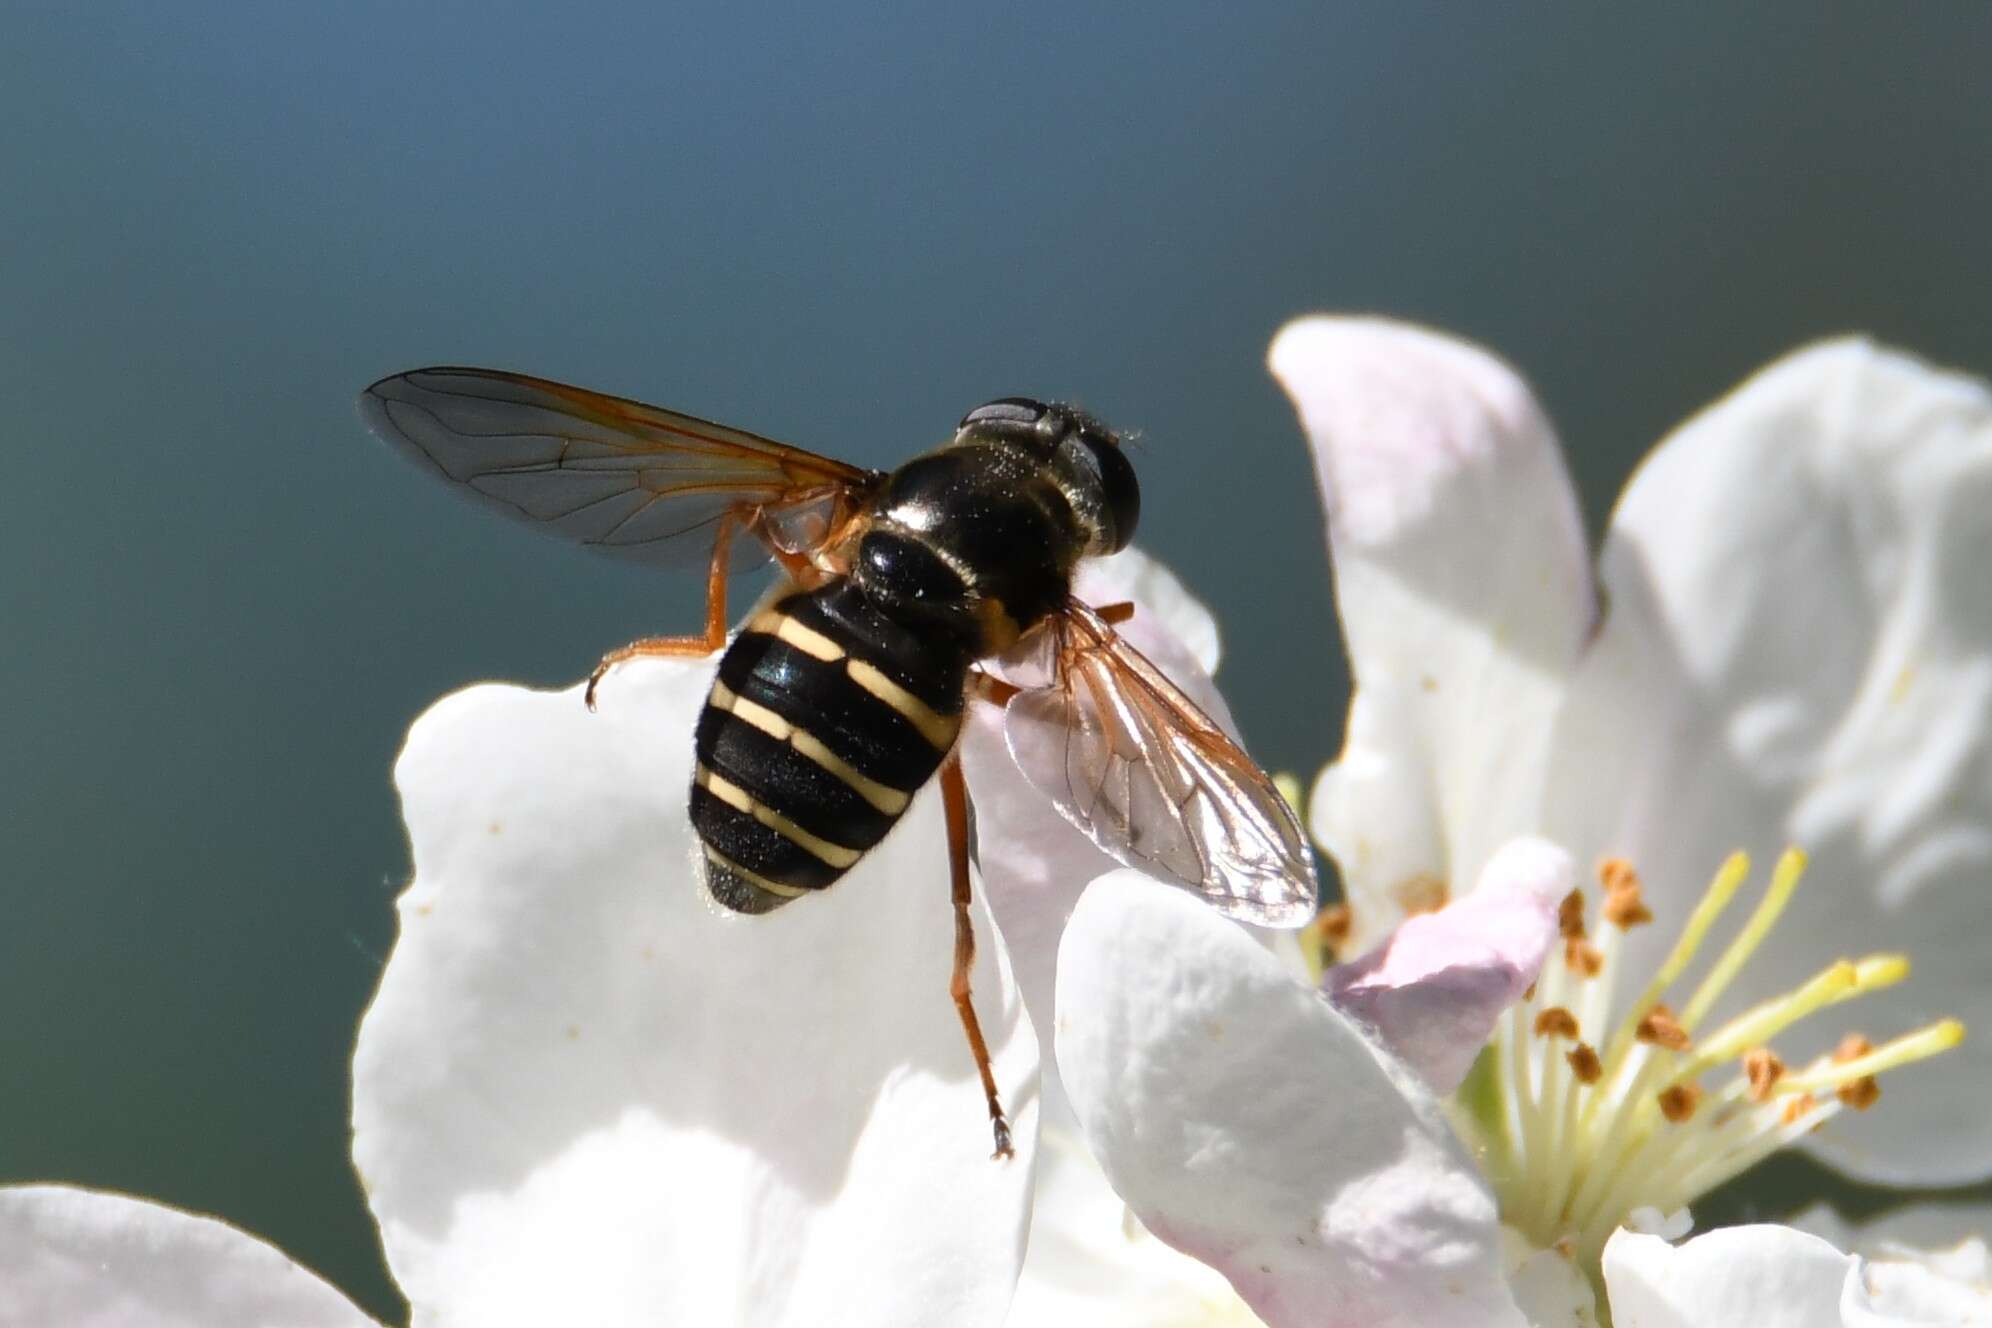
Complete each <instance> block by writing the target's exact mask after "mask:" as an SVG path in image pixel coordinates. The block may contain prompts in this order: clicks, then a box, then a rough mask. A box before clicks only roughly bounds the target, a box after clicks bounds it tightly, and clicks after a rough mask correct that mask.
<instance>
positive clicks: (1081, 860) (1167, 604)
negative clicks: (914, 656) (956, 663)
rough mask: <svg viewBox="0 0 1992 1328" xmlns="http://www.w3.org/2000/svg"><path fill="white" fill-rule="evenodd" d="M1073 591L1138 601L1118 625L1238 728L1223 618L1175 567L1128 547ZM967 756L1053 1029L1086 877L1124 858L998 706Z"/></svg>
mask: <svg viewBox="0 0 1992 1328" xmlns="http://www.w3.org/2000/svg"><path fill="white" fill-rule="evenodd" d="M1074 592H1075V593H1076V594H1077V595H1078V596H1079V597H1080V598H1081V599H1084V600H1086V601H1088V602H1089V603H1093V604H1112V603H1116V602H1119V601H1132V602H1133V603H1134V605H1135V614H1134V617H1133V618H1131V619H1129V620H1128V621H1127V622H1125V623H1122V624H1121V625H1120V627H1119V628H1118V629H1117V630H1118V631H1120V632H1121V633H1122V634H1123V635H1125V636H1126V638H1127V639H1128V640H1129V641H1130V642H1132V643H1133V644H1134V646H1135V648H1136V649H1138V650H1140V651H1141V652H1142V653H1143V654H1145V655H1147V656H1148V657H1149V658H1150V659H1152V660H1153V661H1154V662H1155V664H1156V666H1157V667H1158V668H1160V669H1161V670H1162V671H1163V672H1164V673H1165V674H1167V675H1168V676H1169V678H1170V680H1171V681H1173V682H1174V683H1175V684H1176V685H1177V686H1178V687H1181V688H1182V689H1183V691H1184V692H1185V693H1187V694H1188V695H1189V696H1190V698H1191V699H1192V700H1194V701H1195V702H1196V703H1197V704H1198V705H1200V706H1202V707H1203V708H1204V709H1205V710H1206V711H1208V712H1209V713H1210V714H1211V716H1212V717H1213V718H1215V719H1216V720H1217V721H1218V723H1220V724H1222V725H1223V726H1224V727H1225V729H1226V730H1228V731H1231V732H1234V733H1235V732H1236V730H1235V729H1234V728H1233V726H1232V722H1231V712H1230V711H1229V710H1228V709H1226V708H1225V704H1224V699H1223V698H1222V697H1220V696H1219V695H1218V693H1217V687H1216V685H1215V684H1214V683H1212V682H1211V679H1210V671H1211V669H1213V668H1215V667H1216V666H1217V659H1218V637H1217V624H1216V623H1215V622H1214V621H1213V620H1212V618H1211V616H1210V613H1209V612H1208V611H1207V610H1206V609H1205V608H1204V607H1203V605H1201V604H1199V603H1197V601H1196V600H1195V599H1194V598H1193V597H1192V596H1191V595H1190V594H1189V592H1188V591H1187V590H1185V589H1184V588H1183V585H1182V583H1181V582H1180V581H1178V580H1177V579H1176V577H1175V575H1174V574H1173V573H1171V572H1170V571H1169V570H1168V568H1166V567H1164V566H1163V565H1162V564H1160V563H1158V562H1156V561H1155V560H1154V559H1152V558H1150V557H1148V556H1147V555H1146V554H1144V553H1141V552H1140V551H1139V550H1136V549H1127V550H1124V551H1123V552H1121V553H1119V554H1116V555H1115V556H1114V557H1112V558H1105V559H1101V560H1099V561H1097V562H1091V563H1087V564H1085V565H1084V566H1083V567H1082V568H1081V569H1080V573H1079V578H1078V581H1077V583H1076V584H1075V586H1074ZM961 753H962V770H963V772H964V773H965V774H966V775H967V777H968V787H969V793H970V796H971V797H972V798H973V799H974V800H975V824H976V841H977V847H978V854H979V861H980V864H981V868H982V882H983V888H984V889H985V890H986V891H987V894H988V898H989V909H990V912H992V913H993V914H995V917H996V925H997V926H999V927H1001V928H1002V930H1003V939H1004V942H1005V944H1006V945H1007V946H1008V948H1009V954H1010V963H1011V965H1012V966H1013V967H1014V968H1015V969H1016V973H1017V985H1018V987H1019V988H1020V989H1021V990H1022V992H1023V997H1024V1005H1025V1008H1026V1009H1027V1010H1028V1011H1029V1012H1030V1017H1031V1022H1032V1023H1033V1024H1034V1025H1035V1026H1036V1027H1038V1028H1050V1027H1051V1019H1052V1012H1053V1003H1052V989H1053V986H1054V974H1055V971H1056V969H1057V966H1058V938H1059V936H1060V935H1061V934H1063V932H1064V930H1065V919H1066V918H1067V917H1068V916H1069V915H1070V914H1071V912H1072V906H1073V904H1075V903H1077V902H1078V899H1079V892H1080V891H1082V890H1084V889H1085V888H1086V885H1087V883H1088V882H1090V881H1092V880H1093V879H1094V878H1095V877H1097V876H1100V875H1102V874H1103V873H1106V872H1109V871H1112V870H1114V868H1115V867H1117V866H1119V864H1118V863H1117V862H1115V861H1114V860H1113V859H1112V858H1110V857H1108V856H1107V855H1106V854H1104V853H1102V852H1100V850H1099V849H1097V848H1095V847H1094V846H1093V841H1092V840H1090V839H1088V838H1087V837H1086V836H1085V835H1084V834H1082V833H1081V832H1080V831H1079V830H1077V829H1075V828H1074V827H1073V825H1072V823H1071V822H1069V821H1067V820H1066V819H1065V818H1064V817H1063V816H1060V815H1059V814H1058V809H1057V808H1056V807H1054V806H1052V805H1051V803H1050V801H1049V800H1048V799H1046V798H1045V796H1044V795H1043V794H1042V793H1040V792H1038V791H1037V790H1036V789H1035V788H1033V787H1031V785H1030V783H1029V781H1027V780H1026V779H1025V778H1024V774H1023V772H1022V771H1021V770H1019V769H1017V763H1016V762H1015V761H1014V760H1012V759H1011V757H1010V749H1009V746H1008V745H1007V744H1006V743H1005V741H1004V738H1003V713H1002V711H1000V710H998V709H997V708H996V707H994V706H990V705H980V704H978V705H976V706H974V707H973V708H972V710H971V715H970V721H969V724H968V726H967V728H966V730H965V732H964V734H963V737H962V746H961ZM1047 1050H1048V1048H1047ZM1044 1074H1045V1100H1046V1102H1047V1104H1048V1105H1050V1109H1051V1110H1052V1111H1053V1112H1058V1111H1060V1110H1061V1108H1060V1107H1059V1106H1057V1105H1055V1104H1057V1103H1058V1102H1059V1095H1058V1091H1057V1073H1056V1069H1055V1068H1054V1065H1053V1063H1052V1058H1051V1057H1050V1056H1049V1055H1047V1056H1046V1057H1045V1066H1044Z"/></svg>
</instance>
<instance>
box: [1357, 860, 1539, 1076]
mask: <svg viewBox="0 0 1992 1328" xmlns="http://www.w3.org/2000/svg"><path fill="white" fill-rule="evenodd" d="M1574 881H1575V873H1574V872H1573V870H1572V868H1571V864H1570V855H1569V854H1567V853H1565V852H1564V851H1563V850H1562V849H1560V848H1557V847H1556V846H1555V845H1554V844H1550V843H1547V842H1545V841H1543V840H1540V839H1517V840H1513V841H1511V842H1509V843H1507V844H1505V845H1503V846H1502V847H1501V849H1500V850H1499V851H1498V852H1496V853H1495V855H1494V857H1493V858H1492V859H1491V860H1490V861H1489V862H1488V864H1487V867H1486V870H1484V871H1482V872H1481V873H1480V880H1479V882H1478V884H1476V885H1475V887H1474V889H1473V892H1472V893H1471V894H1468V895H1465V896H1463V897H1462V898H1459V899H1455V900H1454V901H1453V902H1452V903H1450V904H1447V905H1446V906H1445V907H1444V908H1442V909H1440V910H1439V911H1438V912H1436V913H1422V914H1419V915H1418V916H1416V917H1412V918H1407V919H1406V920H1405V921H1404V922H1403V923H1402V924H1401V925H1400V926H1399V927H1398V928H1397V930H1396V931H1394V932H1392V933H1391V935H1390V939H1389V940H1387V941H1385V942H1384V943H1383V944H1382V945H1381V946H1379V947H1377V948H1376V949H1375V950H1372V951H1371V952H1370V953H1368V954H1366V955H1364V956H1363V957H1362V958H1360V959H1357V960H1354V961H1352V962H1350V963H1347V964H1341V965H1338V966H1336V967H1334V968H1331V969H1329V970H1328V972H1327V973H1326V974H1324V975H1323V977H1322V983H1321V985H1322V990H1324V991H1326V992H1327V993H1328V996H1329V999H1331V1000H1332V1001H1334V1002H1335V1005H1336V1008H1338V1009H1339V1010H1341V1011H1342V1013H1344V1014H1346V1015H1348V1016H1349V1017H1350V1018H1352V1019H1354V1020H1356V1021H1357V1022H1358V1023H1360V1024H1362V1025H1364V1026H1365V1027H1366V1028H1368V1029H1369V1031H1370V1032H1371V1033H1373V1034H1375V1035H1376V1037H1377V1038H1378V1039H1379V1040H1380V1041H1381V1042H1382V1043H1383V1044H1384V1045H1385V1046H1386V1047H1388V1048H1390V1050H1391V1051H1392V1052H1394V1053H1396V1055H1397V1057H1398V1059H1399V1060H1402V1061H1403V1062H1404V1063H1405V1064H1407V1065H1409V1066H1410V1067H1411V1068H1412V1069H1414V1070H1416V1071H1417V1072H1418V1073H1419V1075H1420V1076H1421V1077H1422V1078H1423V1079H1424V1080H1425V1084H1426V1086H1427V1087H1428V1088H1430V1089H1431V1090H1432V1091H1433V1092H1434V1093H1437V1094H1445V1093H1450V1092H1451V1091H1452V1090H1453V1089H1455V1088H1457V1087H1458V1086H1459V1082H1460V1080H1461V1079H1464V1078H1465V1077H1466V1072H1467V1070H1468V1068H1470V1067H1471V1066H1472V1064H1473V1058H1474V1057H1475V1056H1477V1055H1479V1054H1480V1049H1481V1048H1482V1047H1484V1046H1486V1045H1487V1039H1488V1036H1489V1035H1490V1034H1492V1033H1493V1031H1494V1021H1495V1020H1496V1019H1498V1018H1500V1016H1501V1014H1502V1012H1503V1011H1505V1010H1506V1009H1507V1008H1508V1007H1509V1006H1510V1005H1513V1004H1514V1003H1515V1002H1516V1001H1518V1000H1520V999H1521V996H1522V993H1523V992H1525V991H1527V990H1528V989H1529V986H1530V984H1531V983H1533V982H1534V981H1535V980H1536V974H1537V972H1539V971H1540V970H1541V968H1542V962H1543V960H1544V959H1545V958H1546V957H1548V955H1549V951H1550V947H1551V946H1552V945H1553V944H1554V943H1555V941H1556V938H1557V928H1556V908H1557V904H1558V903H1559V902H1561V901H1562V899H1563V897H1564V896H1565V895H1567V894H1569V893H1570V890H1571V887H1572V885H1573V884H1574Z"/></svg>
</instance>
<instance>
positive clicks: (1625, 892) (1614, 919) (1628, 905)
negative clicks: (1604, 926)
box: [1598, 869, 1653, 931]
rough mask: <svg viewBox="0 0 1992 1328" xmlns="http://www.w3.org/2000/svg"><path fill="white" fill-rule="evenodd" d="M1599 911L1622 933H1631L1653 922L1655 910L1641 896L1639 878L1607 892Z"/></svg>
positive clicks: (1635, 877) (1634, 878)
mask: <svg viewBox="0 0 1992 1328" xmlns="http://www.w3.org/2000/svg"><path fill="white" fill-rule="evenodd" d="M1628 870H1630V869H1628ZM1598 911H1599V913H1600V914H1602V915H1603V916H1604V919H1605V921H1606V922H1609V923H1611V924H1612V925H1613V926H1614V927H1617V928H1618V929H1619V930H1620V931H1631V930H1632V929H1633V928H1634V927H1639V926H1643V925H1645V924H1646V923H1649V922H1651V921H1653V910H1652V909H1650V908H1648V907H1647V906H1646V900H1645V899H1644V898H1642V897H1641V895H1640V890H1639V878H1638V877H1637V876H1634V877H1633V878H1632V879H1630V880H1628V881H1626V882H1625V883H1624V884H1623V885H1620V886H1618V887H1616V888H1614V889H1611V890H1608V891H1606V893H1605V902H1604V904H1603V905H1602V906H1601V907H1600V908H1599V910H1598Z"/></svg>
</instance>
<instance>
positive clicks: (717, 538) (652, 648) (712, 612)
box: [581, 512, 735, 710]
mask: <svg viewBox="0 0 1992 1328" xmlns="http://www.w3.org/2000/svg"><path fill="white" fill-rule="evenodd" d="M734 525H735V518H734V515H733V513H731V512H728V513H726V514H724V515H723V516H721V517H720V518H719V524H718V525H717V526H716V527H715V528H714V530H713V533H712V566H711V568H710V570H708V571H707V573H706V623H705V631H704V633H703V634H701V635H698V636H646V637H644V638H643V639H642V640H640V641H632V642H630V643H629V644H628V645H626V646H624V647H622V649H620V650H611V651H610V652H609V653H608V654H606V655H604V656H602V662H601V663H599V664H597V665H596V666H595V671H594V672H593V673H591V674H589V675H588V687H587V690H586V691H584V692H582V694H581V697H582V699H583V700H584V701H586V702H587V703H588V708H589V709H590V710H593V709H594V708H595V689H596V688H597V687H600V686H601V685H602V679H603V678H605V677H607V676H608V673H609V670H610V669H612V668H614V667H615V666H616V665H618V664H620V663H622V662H623V661H624V660H629V659H644V658H652V657H656V656H659V655H664V656H672V657H675V658H678V659H700V658H703V657H705V656H707V655H710V654H712V653H713V652H714V651H716V650H718V649H719V648H720V647H722V646H724V645H725V644H726V570H727V569H726V558H727V553H728V552H729V551H730V550H731V549H732V547H733V529H734Z"/></svg>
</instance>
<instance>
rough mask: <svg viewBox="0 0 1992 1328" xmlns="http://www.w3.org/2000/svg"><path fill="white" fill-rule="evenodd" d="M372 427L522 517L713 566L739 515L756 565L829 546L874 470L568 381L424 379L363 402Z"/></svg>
mask: <svg viewBox="0 0 1992 1328" xmlns="http://www.w3.org/2000/svg"><path fill="white" fill-rule="evenodd" d="M360 415H361V417H362V418H363V419H365V420H366V423H367V427H368V428H370V429H372V430H373V431H374V432H375V433H376V434H378V435H380V437H381V438H382V439H383V440H385V441H386V442H387V444H388V445H389V446H390V447H392V448H394V449H395V450H396V451H397V452H400V453H402V454H403V455H404V456H406V457H408V458H409V459H410V460H412V461H414V462H415V463H416V464H418V465H420V466H421V467H422V468H423V469H425V470H429V471H433V472H434V473H436V474H438V475H440V476H442V478H444V479H446V480H450V481H452V482H454V483H455V484H457V485H460V486H461V489H462V492H464V493H467V494H469V495H470V496H472V497H473V498H476V499H477V500H479V501H480V502H482V503H483V504H485V505H486V506H488V507H491V508H493V509H495V510H497V511H500V512H503V513H505V514H506V515H507V516H510V517H513V518H515V519H517V520H521V521H526V522H529V523H531V524H533V525H535V526H538V527H539V528H540V529H542V530H546V531H548V532H550V533H552V534H556V535H560V536H563V537H565V538H567V539H571V540H574V541H576V542H577V543H580V544H585V545H588V546H589V547H591V548H595V549H599V550H601V551H602V552H604V553H612V554H617V555H620V556H623V557H627V558H633V559H636V560H638V561H641V562H646V563H651V564H653V565H664V566H683V567H699V568H703V567H706V566H707V565H708V564H709V562H710V560H711V558H712V553H713V538H714V534H715V531H716V528H717V525H718V522H719V519H720V518H721V517H722V516H724V515H725V514H727V513H728V512H733V513H735V514H736V515H737V516H738V517H740V518H741V523H742V526H743V527H744V528H745V529H746V530H748V531H750V532H752V533H753V534H754V535H756V536H757V537H758V541H759V542H757V541H756V540H735V541H734V544H733V547H734V554H733V563H734V566H735V567H736V568H738V567H744V566H750V565H752V564H754V563H756V562H759V561H761V560H762V559H764V558H765V557H766V554H767V548H766V547H765V546H766V545H768V544H774V545H776V546H778V547H780V548H782V549H783V550H784V551H785V552H807V551H808V549H806V548H797V547H795V546H796V545H798V544H803V543H806V542H807V540H808V539H809V538H811V537H812V536H811V532H821V533H822V535H824V536H827V534H828V533H829V532H830V531H833V530H835V529H836V527H837V526H838V524H840V521H841V519H842V517H844V516H845V515H847V514H848V513H849V511H850V510H851V509H852V508H853V507H854V506H855V505H856V504H857V503H858V502H859V501H860V499H861V498H862V496H863V495H864V494H865V493H867V492H869V490H870V489H871V487H872V485H873V484H874V483H875V482H876V478H877V477H876V475H875V473H874V472H871V471H867V470H861V469H859V468H858V467H856V466H850V465H846V464H845V463H844V462H841V461H833V460H831V459H830V458H829V457H822V456H817V455H816V454H815V453H813V452H805V451H803V450H802V449H801V448H799V447H789V446H787V445H786V444H783V443H777V442H773V441H771V440H770V439H766V438H761V437H758V436H757V435H755V434H751V433H747V432H744V431H742V430H740V429H732V428H728V427H727V426H725V425H723V424H713V423H711V422H709V421H707V420H701V419H696V418H694V417H693V416H690V415H680V414H678V413H677V412H676V411H669V410H663V409H660V408H659V407H656V406H646V405H644V404H642V403H641V402H637V401H629V400H626V399H624V398H622V397H612V396H607V395H604V394H602V393H599V392H590V391H587V390H585V389H583V388H578V387H569V386H567V385H566V384H564V383H553V382H548V381H546V380H545V379H541V378H528V377H526V376H525V375H524V374H515V373H506V372H503V371H500V370H493V369H456V368H438V369H418V370H416V371H414V372H413V373H404V374H396V375H394V376H393V377H392V378H383V379H381V380H380V381H379V382H378V383H375V384H374V385H373V386H372V387H369V388H368V389H367V390H366V391H365V392H363V393H361V395H360Z"/></svg>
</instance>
